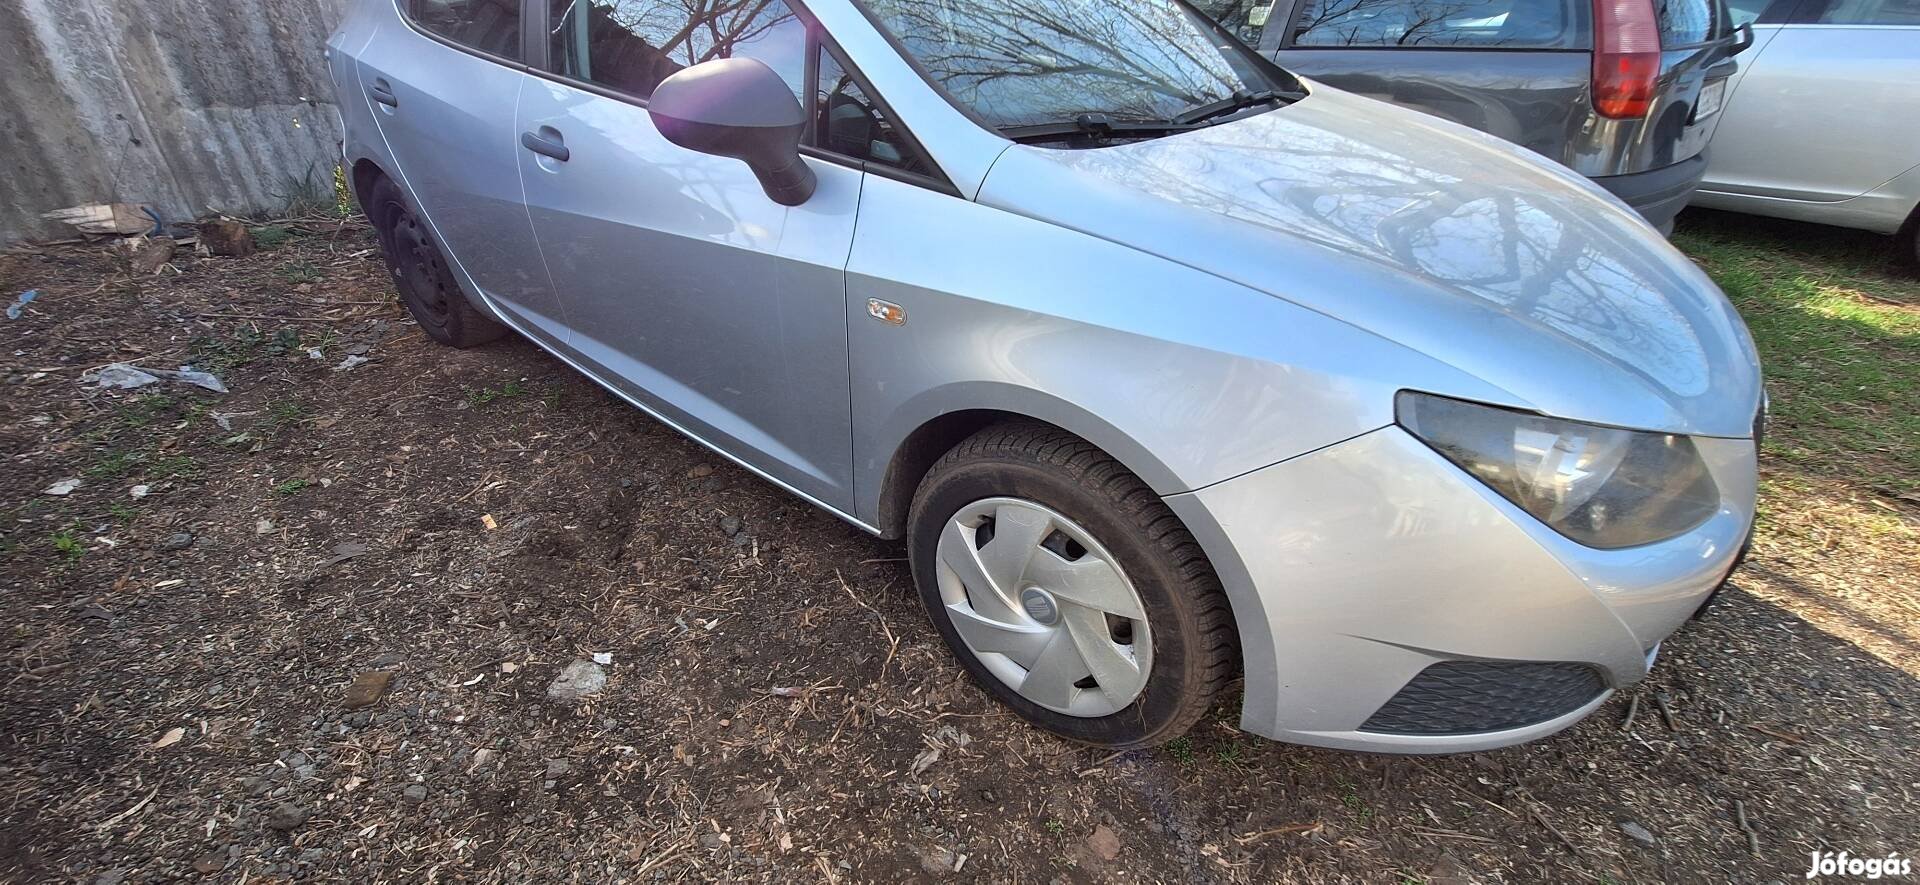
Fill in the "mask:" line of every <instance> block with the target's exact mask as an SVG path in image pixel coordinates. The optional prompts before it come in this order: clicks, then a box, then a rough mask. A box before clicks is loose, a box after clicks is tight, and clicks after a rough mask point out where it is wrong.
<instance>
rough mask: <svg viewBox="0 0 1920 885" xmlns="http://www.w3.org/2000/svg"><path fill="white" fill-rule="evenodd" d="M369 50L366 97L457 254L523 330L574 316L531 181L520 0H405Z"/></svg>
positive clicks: (413, 190) (419, 198) (556, 327)
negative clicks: (526, 168) (531, 212)
mask: <svg viewBox="0 0 1920 885" xmlns="http://www.w3.org/2000/svg"><path fill="white" fill-rule="evenodd" d="M398 3H399V10H398V14H397V15H395V16H394V17H392V18H390V19H387V20H385V21H382V22H381V24H380V25H379V26H378V28H377V30H376V31H375V32H374V34H373V38H372V40H371V42H370V43H369V44H368V45H367V48H366V50H365V51H363V52H362V53H361V54H360V56H359V65H360V70H359V80H360V87H361V90H362V92H363V96H364V100H365V101H367V102H368V107H369V108H370V110H371V113H372V116H373V118H374V119H375V120H376V121H377V122H378V123H379V128H380V135H381V137H382V138H384V139H385V140H386V143H387V148H388V150H389V152H390V153H391V154H392V156H393V158H394V162H395V163H396V165H397V166H398V168H397V169H392V170H388V171H389V172H392V173H393V174H395V175H396V176H397V177H398V178H399V180H400V182H401V184H402V185H403V186H404V187H405V188H406V189H407V191H408V192H409V194H410V195H411V197H412V199H413V201H414V205H415V206H416V207H417V208H419V209H420V210H421V211H423V212H424V213H425V216H426V218H427V221H428V224H429V225H430V226H431V227H432V229H433V232H434V234H435V236H436V237H437V239H438V240H439V244H440V247H441V249H442V251H444V252H445V253H446V254H447V256H448V258H449V259H451V260H452V261H453V262H454V264H455V265H456V266H457V267H458V268H459V269H460V270H461V271H463V272H465V274H466V275H467V277H468V278H469V279H470V280H471V281H472V283H473V285H474V286H475V287H476V288H478V289H479V290H480V291H481V292H482V293H483V294H485V295H486V296H487V298H488V299H489V300H491V301H492V302H493V303H494V304H495V305H496V306H498V307H500V308H501V309H502V310H503V311H505V312H506V313H508V314H510V315H511V316H512V318H513V319H515V320H517V321H518V323H519V324H520V325H521V327H522V328H523V329H526V330H528V331H530V332H532V333H534V334H537V335H540V336H541V337H543V338H545V339H547V340H548V341H550V342H557V341H563V340H565V328H566V326H565V323H564V321H563V317H562V316H561V314H560V305H559V302H558V301H557V300H556V299H555V298H554V296H553V287H552V285H551V284H550V282H549V280H548V278H547V272H546V268H545V266H544V265H543V264H542V262H541V260H540V252H539V248H538V247H537V246H536V245H535V242H534V236H533V227H532V225H531V224H530V223H529V222H528V220H527V210H526V205H525V203H524V201H523V199H522V195H521V190H520V173H519V162H520V157H519V149H518V148H517V146H516V145H515V142H514V132H515V131H514V128H513V122H514V120H513V114H514V108H515V105H516V103H517V102H518V100H519V97H520V91H521V89H522V87H523V86H524V85H526V83H527V81H528V80H529V79H530V78H529V76H528V75H527V73H526V70H525V67H526V66H525V64H524V62H523V61H522V59H523V58H524V55H523V53H522V51H521V37H522V35H521V32H522V30H523V27H524V23H523V19H522V17H521V15H520V2H519V0H398Z"/></svg>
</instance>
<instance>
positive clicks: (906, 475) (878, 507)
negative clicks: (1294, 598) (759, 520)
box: [856, 381, 1189, 538]
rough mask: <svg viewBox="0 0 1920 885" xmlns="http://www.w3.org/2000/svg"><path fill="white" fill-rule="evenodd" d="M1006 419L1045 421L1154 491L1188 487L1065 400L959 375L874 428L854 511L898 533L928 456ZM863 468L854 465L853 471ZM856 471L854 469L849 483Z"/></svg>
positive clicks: (884, 531) (886, 532) (1127, 438)
mask: <svg viewBox="0 0 1920 885" xmlns="http://www.w3.org/2000/svg"><path fill="white" fill-rule="evenodd" d="M1006 421H1034V422H1038V423H1042V424H1047V425H1051V426H1053V427H1057V428H1059V429H1061V430H1064V431H1066V432H1068V433H1071V434H1073V435H1075V436H1078V437H1080V438H1081V439H1084V440H1086V441H1087V442H1089V443H1092V444H1093V445H1094V446H1096V447H1098V448H1099V449H1100V450H1101V451H1103V452H1106V453H1107V454H1109V455H1111V456H1113V458H1114V459H1115V460H1117V461H1119V462H1120V464H1121V466H1123V467H1125V468H1127V470H1129V471H1131V472H1132V473H1133V475H1135V476H1137V477H1139V478H1140V480H1141V481H1142V482H1144V483H1146V484H1147V486H1148V487H1149V488H1151V489H1153V491H1154V493H1155V494H1157V495H1161V496H1163V497H1164V496H1166V495H1171V494H1177V493H1179V492H1184V491H1188V490H1189V489H1187V488H1185V487H1184V484H1183V483H1182V482H1181V480H1180V478H1179V476H1178V474H1177V473H1176V472H1175V471H1174V470H1173V468H1171V467H1170V466H1168V465H1167V463H1166V462H1165V461H1163V460H1161V459H1160V458H1158V457H1156V456H1155V455H1154V454H1153V453H1152V452H1151V451H1149V450H1148V449H1147V448H1146V447H1145V446H1143V445H1141V444H1140V443H1139V442H1138V441H1136V440H1135V439H1134V438H1133V437H1132V436H1131V435H1129V434H1127V433H1125V432H1124V431H1122V430H1121V429H1120V428H1118V427H1115V426H1114V425H1113V424H1112V423H1110V422H1108V421H1106V420H1105V419H1103V418H1100V417H1099V416H1097V415H1094V414H1093V413H1091V412H1089V411H1087V410H1086V409H1083V408H1081V407H1079V406H1077V405H1074V404H1073V403H1071V402H1068V401H1067V400H1065V399H1062V398H1060V397H1058V396H1054V395H1052V394H1049V393H1046V392H1044V391H1039V390H1034V389H1032V388H1027V387H1020V386H1017V385H1012V384H1006V383H1002V382H992V381H980V382H962V383H958V384H953V385H948V386H946V387H941V388H938V389H935V390H931V391H927V392H925V393H922V394H921V395H920V396H917V397H915V398H914V399H912V400H909V401H908V402H906V403H905V404H903V405H902V406H901V407H900V408H899V409H898V410H897V411H896V413H895V416H894V417H893V419H892V420H890V421H888V422H887V423H886V425H885V432H883V433H881V434H880V438H881V440H882V442H881V444H880V445H879V446H877V447H876V448H875V450H874V451H875V452H876V453H884V456H880V455H876V456H875V457H872V458H870V459H868V461H867V466H868V468H869V469H867V470H866V471H864V473H865V474H866V476H865V477H864V478H865V479H866V481H867V482H866V483H865V484H863V485H864V487H865V488H870V489H872V490H873V491H872V492H871V493H867V494H863V495H862V496H861V498H862V500H861V501H860V502H859V504H858V509H859V511H860V516H861V517H862V518H864V519H865V520H866V521H867V522H868V523H869V524H871V525H872V526H874V527H875V528H877V529H879V531H880V535H881V537H884V538H899V537H902V536H903V535H904V534H905V531H906V521H907V510H908V508H909V506H910V505H911V504H912V502H913V493H914V490H915V489H917V488H919V486H920V480H921V479H922V478H924V477H925V476H926V474H927V471H928V470H929V469H931V468H932V467H933V463H934V462H935V461H937V460H939V459H940V456H941V455H944V454H946V453H947V452H948V451H949V450H951V449H952V448H953V447H954V446H955V445H957V444H958V443H959V442H960V441H961V440H964V439H966V438H967V437H969V436H972V435H973V434H975V433H978V432H979V431H980V430H981V429H983V428H985V427H988V426H990V425H993V424H997V423H1001V422H1006ZM862 472H863V471H860V470H858V469H856V474H860V473H862ZM861 478H863V477H860V476H858V475H857V476H856V482H859V480H860V479H861Z"/></svg>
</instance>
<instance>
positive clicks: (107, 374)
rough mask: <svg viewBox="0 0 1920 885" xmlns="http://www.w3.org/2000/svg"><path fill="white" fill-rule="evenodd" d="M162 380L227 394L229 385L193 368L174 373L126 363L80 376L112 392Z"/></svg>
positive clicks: (186, 367) (84, 380)
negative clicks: (167, 379)
mask: <svg viewBox="0 0 1920 885" xmlns="http://www.w3.org/2000/svg"><path fill="white" fill-rule="evenodd" d="M162 378H170V379H172V380H174V381H181V382H184V383H187V384H192V385H194V386H195V387H204V388H206V389H208V390H211V391H213V392H214V393H226V392H227V385H225V384H222V383H220V379H219V378H215V377H214V376H213V375H212V374H211V373H209V372H201V371H197V370H195V369H194V368H193V367H192V366H181V367H180V369H179V371H173V370H169V369H142V368H139V367H137V366H131V365H128V364H126V363H112V364H110V365H106V366H101V367H100V368H98V369H95V370H94V371H92V372H88V373H86V374H84V375H81V376H80V380H81V381H83V382H91V383H95V384H98V385H100V386H101V387H104V388H107V389H110V390H132V389H134V388H137V387H145V386H147V385H149V384H152V383H154V382H156V381H159V380H160V379H162Z"/></svg>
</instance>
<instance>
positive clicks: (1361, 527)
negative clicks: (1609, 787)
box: [1167, 427, 1756, 753]
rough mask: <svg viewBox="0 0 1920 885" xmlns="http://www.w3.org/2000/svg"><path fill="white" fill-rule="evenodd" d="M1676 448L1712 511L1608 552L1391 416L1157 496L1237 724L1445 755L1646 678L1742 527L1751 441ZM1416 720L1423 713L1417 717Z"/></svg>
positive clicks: (1567, 720)
mask: <svg viewBox="0 0 1920 885" xmlns="http://www.w3.org/2000/svg"><path fill="white" fill-rule="evenodd" d="M1695 444H1696V445H1697V446H1698V447H1699V449H1700V452H1701V454H1702V456H1703V457H1704V458H1705V459H1706V461H1707V465H1708V468H1709V470H1710V471H1711V472H1712V473H1713V477H1714V481H1715V483H1716V484H1718V486H1719V488H1720V490H1721V493H1722V506H1721V509H1720V511H1719V512H1717V513H1716V514H1714V515H1713V516H1712V517H1710V518H1709V519H1708V520H1707V521H1706V522H1704V523H1702V524H1701V525H1700V526H1699V527H1697V528H1695V529H1694V530H1693V531H1691V532H1688V533H1687V534H1685V535H1682V536H1680V537H1678V538H1674V539H1671V540H1667V541H1663V542H1660V543H1658V544H1650V545H1646V546H1642V547H1633V548H1627V549H1623V550H1596V549H1593V548H1589V547H1585V546H1582V545H1580V544H1577V543H1575V542H1573V541H1571V540H1568V539H1567V538H1565V537H1563V536H1561V535H1560V534H1558V533H1556V532H1554V531H1553V530H1552V529H1550V528H1548V527H1547V526H1546V525H1544V524H1542V523H1541V522H1539V521H1538V520H1536V519H1534V518H1533V517H1532V516H1531V515H1529V514H1527V513H1526V512H1525V511H1522V510H1520V509H1519V508H1518V507H1515V506H1514V505H1513V504H1512V503H1510V502H1508V501H1507V500H1506V499H1504V498H1501V497H1500V496H1499V495H1498V494H1497V493H1495V492H1494V491H1493V490H1492V489H1490V488H1488V487H1487V486H1486V485H1484V484H1482V483H1481V482H1480V481H1478V480H1476V479H1474V478H1473V477H1471V476H1469V475H1467V474H1466V473H1465V472H1463V471H1461V470H1460V469H1459V468H1458V467H1455V466H1454V465H1453V464H1451V463H1449V462H1447V461H1446V460H1445V459H1443V458H1441V457H1440V456H1439V455H1438V454H1436V453H1435V452H1433V451H1432V450H1431V449H1429V448H1427V447H1426V446H1425V445H1424V444H1422V443H1421V442H1420V441H1419V440H1417V439H1414V438H1413V437H1412V436H1410V435H1409V434H1407V433H1406V432H1405V431H1403V430H1401V429H1399V428H1398V427H1387V428H1383V429H1380V430H1376V431H1374V432H1372V433H1369V434H1366V435H1363V436H1360V437H1357V438H1355V439H1352V440H1348V441H1347V442H1344V443H1340V444H1338V445H1335V446H1331V447H1328V448H1325V449H1321V450H1319V451H1316V452H1312V453H1310V454H1307V455H1303V456H1301V457H1298V458H1295V459H1293V460H1290V461H1286V462H1283V463H1281V464H1276V465H1274V466H1272V467H1268V468H1265V469H1262V470H1257V471H1254V472H1253V473H1249V474H1246V475H1243V476H1240V477H1236V478H1234V479H1231V480H1228V481H1226V482H1222V483H1218V484H1215V485H1212V486H1208V487H1206V488H1204V489H1201V490H1199V491H1195V492H1189V493H1186V494H1181V495H1173V496H1170V497H1169V498H1167V502H1168V503H1169V504H1170V505H1171V506H1172V507H1173V508H1174V510H1175V512H1176V513H1178V514H1180V516H1181V518H1182V519H1184V520H1185V521H1186V523H1187V526H1188V527H1189V529H1191V530H1192V531H1193V532H1194V534H1195V536H1196V537H1197V538H1198V539H1199V540H1200V542H1201V545H1202V546H1203V547H1205V548H1206V550H1207V553H1208V555H1209V557H1210V558H1211V559H1212V561H1213V564H1214V567H1215V570H1216V571H1217V572H1218V573H1219V575H1220V578H1221V581H1222V583H1223V584H1224V585H1225V586H1226V589H1227V592H1228V595H1229V597H1230V599H1231V601H1232V603H1233V608H1234V616H1235V618H1236V620H1237V621H1238V623H1239V627H1240V639H1241V647H1242V648H1241V653H1242V657H1243V663H1244V665H1245V670H1246V699H1245V705H1244V707H1243V709H1242V711H1241V727H1242V728H1243V729H1245V730H1247V731H1250V732H1253V733H1255V734H1260V735H1264V736H1267V737H1271V738H1276V739H1279V740H1285V741H1291V742H1295V743H1302V744H1312V745H1316V746H1325V747H1336V748H1343V749H1353V750H1371V751H1382V752H1394V753H1448V752H1462V751H1471V750H1483V749H1489V748H1493V747H1500V746H1506V745H1509V744H1516V743H1522V742H1525V741H1529V740H1533V739H1535V738H1539V737H1544V736H1546V735H1549V734H1552V733H1554V732H1556V731H1559V730H1560V729H1563V728H1566V727H1567V726H1569V725H1572V724H1573V723H1575V722H1578V721H1579V720H1580V719H1581V718H1582V717H1584V716H1586V715H1587V714H1588V713H1591V712H1592V711H1593V710H1594V709H1595V708H1597V707H1598V706H1599V705H1600V704H1601V703H1603V702H1604V701H1605V700H1606V698H1607V697H1608V695H1609V694H1610V693H1611V692H1612V691H1613V690H1614V689H1618V688H1621V687H1623V686H1626V685H1630V684H1632V683H1634V682H1637V681H1638V680H1640V679H1641V678H1642V677H1644V676H1645V675H1646V674H1647V670H1648V668H1649V667H1650V666H1651V664H1652V657H1653V650H1654V648H1655V647H1656V646H1657V645H1658V643H1659V642H1660V640H1661V639H1663V638H1665V637H1666V636H1667V635H1668V634H1669V633H1671V632H1672V631H1673V630H1674V629H1675V628H1677V627H1678V626H1679V625H1680V624H1681V623H1683V622H1685V621H1686V619H1687V618H1688V616H1689V615H1691V614H1693V612H1694V611H1695V610H1697V609H1698V608H1699V607H1700V604H1701V602H1702V601H1703V600H1704V599H1705V598H1706V597H1707V596H1708V595H1709V594H1710V593H1712V592H1713V590H1714V588H1715V587H1717V586H1718V585H1719V584H1720V583H1721V581H1722V580H1724V578H1725V577H1726V575H1727V573H1728V571H1729V570H1730V569H1731V568H1732V566H1733V563H1734V561H1735V557H1736V556H1737V555H1738V553H1739V550H1740V547H1741V542H1742V540H1743V539H1744V538H1745V537H1746V533H1747V531H1748V528H1749V527H1750V525H1751V523H1752V520H1753V500H1754V487H1755V481H1756V478H1755V458H1754V452H1755V449H1754V444H1753V441H1752V440H1745V439H1714V438H1696V439H1695ZM1461 662H1477V663H1470V664H1467V665H1462V664H1461ZM1529 668H1532V669H1531V671H1530V670H1529ZM1574 671H1580V672H1583V673H1589V674H1590V676H1582V677H1577V678H1576V677H1574V676H1570V675H1569V674H1571V673H1573V672H1574ZM1529 672H1533V673H1534V675H1537V676H1542V677H1544V676H1546V675H1547V674H1549V673H1551V674H1555V675H1553V678H1552V680H1551V681H1550V682H1540V683H1538V684H1539V685H1541V686H1542V688H1541V690H1542V691H1546V690H1548V689H1549V688H1550V689H1551V690H1552V691H1553V692H1554V696H1553V698H1552V699H1551V701H1552V702H1551V703H1534V701H1537V700H1540V698H1537V697H1534V696H1533V695H1531V694H1529V692H1528V690H1527V686H1528V685H1530V684H1531V683H1529V682H1528V681H1527V679H1529V678H1532V677H1530V676H1528V673H1529ZM1583 679H1584V680H1587V681H1582V680H1583ZM1583 685H1584V686H1589V687H1590V690H1591V692H1592V694H1591V697H1588V696H1586V694H1584V693H1582V692H1583V691H1584V690H1585V689H1582V688H1581V687H1580V686H1583ZM1410 692H1413V693H1418V696H1417V697H1416V696H1410V695H1409V694H1408V693H1410ZM1476 693H1477V694H1476ZM1449 698H1459V704H1460V709H1458V710H1449V709H1447V708H1446V707H1447V704H1448V699H1449ZM1423 711H1424V713H1423ZM1421 715H1427V716H1429V717H1433V718H1432V720H1431V721H1428V722H1426V723H1425V725H1424V726H1423V725H1421V724H1420V723H1419V716H1421ZM1474 723H1482V724H1484V725H1485V726H1486V727H1485V728H1479V727H1476V726H1475V725H1474Z"/></svg>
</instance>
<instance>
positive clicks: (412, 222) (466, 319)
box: [362, 178, 507, 348]
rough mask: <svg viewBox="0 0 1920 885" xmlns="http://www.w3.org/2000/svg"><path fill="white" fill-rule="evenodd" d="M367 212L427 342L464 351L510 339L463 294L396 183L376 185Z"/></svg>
mask: <svg viewBox="0 0 1920 885" xmlns="http://www.w3.org/2000/svg"><path fill="white" fill-rule="evenodd" d="M362 208H364V209H365V210H366V211H367V217H368V218H369V219H371V220H372V221H373V225H374V229H375V231H377V232H378V233H379V235H380V253H381V255H382V256H384V257H385V258H386V262H387V270H388V272H389V273H391V274H392V275H393V284H394V287H395V288H396V289H399V290H400V301H401V303H403V304H405V305H406V306H407V313H409V314H412V315H413V319H414V322H417V323H419V324H420V330H421V331H423V332H425V333H427V337H428V338H432V339H433V340H435V341H438V342H440V343H441V344H445V345H447V346H448V347H463V348H464V347H474V346H477V345H481V344H485V343H487V342H489V341H493V340H495V339H497V338H499V337H500V336H502V335H505V334H506V333H507V327H506V326H503V325H501V324H500V323H499V321H497V320H495V319H493V318H492V317H490V316H487V315H486V314H484V313H481V312H480V311H479V310H477V309H475V308H474V306H473V303H472V302H470V301H468V300H467V296H466V294H465V293H463V292H461V291H460V284H459V282H457V281H456V280H455V279H454V277H453V270H452V268H450V267H448V266H447V260H446V257H445V256H444V255H443V254H441V252H440V246H439V244H438V243H436V242H435V241H434V239H433V235H432V233H430V232H429V231H428V229H427V226H426V225H425V224H423V223H422V222H421V221H420V219H419V217H418V216H416V215H414V213H413V209H412V207H410V206H408V205H407V201H406V199H405V198H403V197H402V196H401V194H400V188H399V187H398V186H396V185H395V184H394V183H393V181H392V180H390V179H386V178H382V179H380V180H379V181H377V182H375V183H374V185H373V187H372V188H370V189H369V193H368V194H367V201H366V204H365V205H364V206H362Z"/></svg>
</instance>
